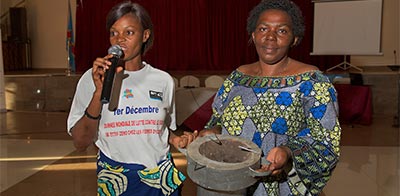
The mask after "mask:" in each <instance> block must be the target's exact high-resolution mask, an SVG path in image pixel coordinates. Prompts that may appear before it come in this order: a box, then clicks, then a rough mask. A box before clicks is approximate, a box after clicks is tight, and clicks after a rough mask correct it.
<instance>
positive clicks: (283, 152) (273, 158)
mask: <svg viewBox="0 0 400 196" xmlns="http://www.w3.org/2000/svg"><path fill="white" fill-rule="evenodd" d="M266 159H267V160H268V161H269V162H270V164H269V165H262V166H261V171H271V172H272V173H271V175H273V176H275V175H279V174H281V173H282V172H284V170H285V169H286V168H287V167H288V166H290V164H291V163H290V162H289V161H290V160H291V151H290V149H289V148H288V147H286V146H278V147H275V148H272V149H271V150H270V151H269V153H268V155H267V157H266Z"/></svg>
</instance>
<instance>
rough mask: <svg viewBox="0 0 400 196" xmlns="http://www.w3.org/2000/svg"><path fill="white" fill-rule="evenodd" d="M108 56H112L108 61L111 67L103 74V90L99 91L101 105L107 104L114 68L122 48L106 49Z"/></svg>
mask: <svg viewBox="0 0 400 196" xmlns="http://www.w3.org/2000/svg"><path fill="white" fill-rule="evenodd" d="M108 54H113V57H112V58H110V59H108V60H109V61H110V62H111V66H110V68H109V69H107V71H106V73H104V82H103V89H102V90H101V98H100V100H101V103H103V104H105V103H109V102H110V95H111V90H112V86H113V83H114V75H115V68H116V67H117V65H118V60H119V58H120V57H121V56H122V54H123V52H122V48H121V46H119V45H113V46H111V47H110V48H109V49H108Z"/></svg>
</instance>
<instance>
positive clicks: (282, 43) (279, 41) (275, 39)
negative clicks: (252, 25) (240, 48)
mask: <svg viewBox="0 0 400 196" xmlns="http://www.w3.org/2000/svg"><path fill="white" fill-rule="evenodd" d="M292 26H293V25H292V20H291V19H290V16H289V15H288V14H287V13H286V12H284V11H282V10H275V9H271V10H266V11H264V12H263V13H261V14H260V17H259V18H258V21H257V26H256V29H255V30H254V32H253V33H252V37H253V42H254V45H255V47H256V50H257V53H258V56H259V58H260V60H261V61H262V62H264V63H266V64H275V63H277V62H279V61H280V60H281V59H282V58H284V57H285V56H287V53H288V51H289V48H290V47H291V46H292V45H293V44H294V41H295V40H297V38H294V36H293V31H292Z"/></svg>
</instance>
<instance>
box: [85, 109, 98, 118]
mask: <svg viewBox="0 0 400 196" xmlns="http://www.w3.org/2000/svg"><path fill="white" fill-rule="evenodd" d="M85 116H86V117H88V118H90V119H92V120H99V119H100V118H101V114H99V115H98V116H92V115H90V114H89V112H88V111H87V108H86V110H85Z"/></svg>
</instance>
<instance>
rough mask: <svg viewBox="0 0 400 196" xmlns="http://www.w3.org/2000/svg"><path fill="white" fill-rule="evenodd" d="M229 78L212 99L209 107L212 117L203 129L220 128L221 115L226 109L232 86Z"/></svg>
mask: <svg viewBox="0 0 400 196" xmlns="http://www.w3.org/2000/svg"><path fill="white" fill-rule="evenodd" d="M230 77H231V76H228V77H227V78H226V79H225V81H224V82H223V84H222V86H221V87H220V88H219V90H218V92H217V94H216V95H215V97H214V101H213V103H212V105H211V109H212V115H211V117H210V120H209V121H208V122H207V124H206V125H205V126H204V128H205V129H211V128H213V127H215V126H221V115H222V113H223V111H224V109H225V108H226V104H227V99H228V96H229V93H230V92H231V90H232V87H233V86H234V83H233V82H232V81H231V80H230V79H229V78H230Z"/></svg>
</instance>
